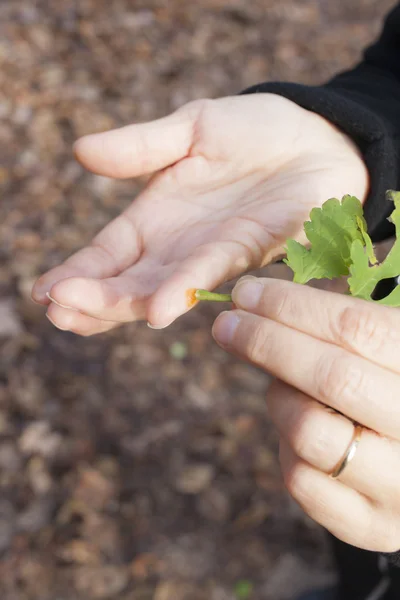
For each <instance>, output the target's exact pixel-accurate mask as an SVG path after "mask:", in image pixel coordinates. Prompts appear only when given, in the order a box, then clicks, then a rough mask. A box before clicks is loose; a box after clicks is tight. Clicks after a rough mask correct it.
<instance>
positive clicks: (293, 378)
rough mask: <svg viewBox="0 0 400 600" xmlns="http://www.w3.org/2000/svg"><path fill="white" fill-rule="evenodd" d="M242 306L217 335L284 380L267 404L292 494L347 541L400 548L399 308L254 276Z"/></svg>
mask: <svg viewBox="0 0 400 600" xmlns="http://www.w3.org/2000/svg"><path fill="white" fill-rule="evenodd" d="M233 300H234V302H235V305H236V307H237V309H236V310H233V311H230V312H226V313H222V314H221V315H220V316H219V317H218V318H217V320H216V322H215V324H214V328H213V335H214V337H215V339H216V341H217V342H218V343H219V344H220V345H221V346H222V347H223V348H224V349H225V350H227V351H228V352H231V353H233V354H235V355H237V356H239V357H240V358H242V359H244V360H246V361H248V362H250V363H252V364H254V365H256V366H258V367H261V368H262V369H265V370H266V371H268V372H269V373H271V374H272V375H273V376H274V377H275V378H276V380H275V381H274V383H273V384H272V386H271V387H270V389H269V391H268V397H267V404H268V410H269V414H270V417H271V419H272V421H273V422H274V424H275V425H276V427H277V429H278V432H279V433H280V462H281V468H282V473H283V477H284V481H285V484H286V487H287V489H288V490H289V492H290V494H291V495H292V496H293V498H294V499H295V500H296V501H297V502H298V503H299V504H300V506H301V507H302V508H303V509H304V511H305V512H306V513H307V514H308V515H309V516H310V517H311V518H313V519H314V520H315V521H317V522H318V523H320V524H321V525H323V526H324V527H325V528H326V529H328V530H329V531H330V532H331V533H333V535H335V536H336V537H338V538H339V539H341V540H343V541H345V542H347V543H349V544H352V545H354V546H358V547H360V548H364V549H366V550H374V551H378V552H394V551H396V550H398V548H400V480H399V478H398V477H397V476H396V475H397V474H398V473H399V472H400V410H399V397H400V361H399V354H398V348H399V343H400V317H399V313H398V311H396V310H393V309H390V308H387V307H384V306H381V305H375V304H373V303H372V302H365V301H363V300H358V299H355V298H351V297H349V296H342V295H340V294H335V293H332V292H327V291H324V290H318V289H313V288H310V287H307V286H301V285H296V284H293V283H291V282H286V281H280V280H273V279H255V278H250V277H247V278H246V277H245V278H243V279H241V280H239V282H238V284H237V285H236V287H235V288H234V291H233ZM310 314H312V319H310ZM332 409H334V410H332ZM335 411H338V412H335ZM339 413H340V414H339ZM353 421H356V422H357V423H360V424H361V425H362V426H363V427H364V429H363V433H362V436H361V441H360V444H359V446H358V449H357V451H356V454H355V456H354V458H353V460H352V461H351V462H350V463H349V464H348V465H347V467H346V468H345V470H344V471H343V473H342V474H341V475H340V476H339V478H338V479H332V478H330V477H329V474H330V473H331V472H332V471H333V470H334V469H335V467H336V466H337V465H338V464H339V463H340V462H341V460H342V459H343V457H344V454H345V452H346V449H347V448H348V446H349V444H350V442H351V440H352V437H353V433H354V424H353Z"/></svg>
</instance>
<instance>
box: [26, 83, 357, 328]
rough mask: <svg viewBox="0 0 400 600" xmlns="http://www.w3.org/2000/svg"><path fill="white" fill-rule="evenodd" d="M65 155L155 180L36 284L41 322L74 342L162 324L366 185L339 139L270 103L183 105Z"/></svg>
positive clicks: (276, 99)
mask: <svg viewBox="0 0 400 600" xmlns="http://www.w3.org/2000/svg"><path fill="white" fill-rule="evenodd" d="M75 153H76V156H77V158H78V160H80V162H81V163H82V164H83V165H84V166H85V167H86V168H88V169H90V170H92V171H93V172H95V173H99V174H101V175H106V176H109V177H120V178H125V177H126V178H128V177H136V176H139V175H143V174H146V173H147V174H148V173H154V177H152V179H151V181H150V183H149V184H148V185H147V187H146V188H145V190H144V191H143V192H142V193H141V194H140V195H139V197H137V198H136V199H135V200H134V202H133V203H132V205H131V206H130V207H129V208H128V209H127V210H126V211H125V212H124V213H123V214H122V215H121V216H120V217H118V218H117V219H116V220H115V221H113V222H112V223H110V224H109V225H108V226H107V227H106V228H105V229H104V230H103V231H101V232H100V233H99V234H98V236H97V237H96V238H95V239H94V240H93V241H92V243H91V244H90V245H89V246H87V247H86V248H84V249H83V250H81V251H80V252H78V253H77V254H75V255H74V256H72V257H71V258H69V259H68V260H67V261H66V262H65V263H64V264H63V265H61V266H59V267H57V268H55V269H53V270H51V271H50V272H49V273H46V274H45V275H43V276H42V277H41V278H40V279H39V281H38V282H37V283H36V285H35V287H34V290H33V298H34V300H36V301H37V302H40V303H43V304H47V305H48V313H47V314H48V317H49V318H50V320H51V321H52V322H53V323H54V324H55V325H56V326H57V327H59V328H60V329H66V330H70V331H73V332H75V333H78V334H81V335H92V334H95V333H99V332H102V331H107V330H108V329H110V328H112V327H115V326H117V325H118V324H121V323H124V322H130V321H136V320H143V319H145V320H147V321H148V322H149V323H150V324H151V325H152V326H153V327H157V328H161V327H166V326H167V325H169V324H170V323H171V322H172V321H174V320H175V319H176V318H177V317H179V316H180V315H182V314H183V313H184V312H185V311H186V310H188V307H187V299H186V290H187V289H190V288H205V289H210V290H211V289H214V288H216V287H217V286H219V285H220V284H221V283H223V282H225V281H228V280H230V279H232V278H234V277H236V276H239V275H241V274H243V273H245V272H246V271H248V270H250V269H254V268H257V267H260V266H263V265H265V264H267V263H269V262H271V261H272V260H274V258H276V257H277V256H279V255H280V254H282V252H283V246H284V243H285V240H286V239H287V237H295V238H297V239H302V230H303V222H304V221H305V220H306V219H307V218H308V215H309V213H310V210H311V208H312V207H314V206H319V205H321V204H322V203H323V202H324V201H325V200H327V197H329V196H337V197H342V196H343V195H344V194H347V193H350V194H354V195H356V196H358V197H359V198H360V199H361V200H363V199H364V198H365V196H366V193H367V187H368V175H367V172H366V169H365V166H364V164H363V161H362V159H361V157H360V156H359V154H358V152H357V150H356V148H355V146H354V144H353V143H352V142H351V141H350V140H349V139H348V138H347V137H346V136H345V135H344V134H342V133H341V132H339V131H338V130H337V129H336V128H335V127H333V126H332V125H331V124H330V123H328V122H327V121H325V120H324V119H322V118H321V117H320V116H318V115H316V114H314V113H312V112H309V111H306V110H304V109H303V108H301V107H299V106H298V105H297V104H294V103H293V102H291V101H289V100H286V99H285V98H282V97H280V96H277V95H273V94H256V95H255V94H254V95H248V96H239V97H228V98H221V99H219V100H200V101H196V102H192V103H190V104H187V105H185V106H183V107H182V108H181V109H179V110H178V111H177V112H175V113H173V114H172V115H169V116H168V117H165V118H163V119H160V120H158V121H154V122H151V123H145V124H139V125H131V126H129V127H125V128H122V129H119V130H116V131H111V132H107V133H102V134H97V135H92V136H88V137H86V138H83V139H81V140H79V141H78V142H77V144H76V146H75ZM46 294H49V295H50V297H51V299H52V302H50V300H49V299H48V297H47V296H46Z"/></svg>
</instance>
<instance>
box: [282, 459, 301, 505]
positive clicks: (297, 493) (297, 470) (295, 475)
mask: <svg viewBox="0 0 400 600" xmlns="http://www.w3.org/2000/svg"><path fill="white" fill-rule="evenodd" d="M284 483H285V487H286V489H287V491H288V492H289V494H290V495H291V496H292V498H293V499H294V500H296V501H297V502H299V503H300V504H303V503H304V491H305V489H306V487H307V481H306V477H305V469H304V466H303V465H302V464H301V463H296V464H294V465H291V466H290V467H289V468H287V469H286V471H285V473H284Z"/></svg>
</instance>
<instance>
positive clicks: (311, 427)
mask: <svg viewBox="0 0 400 600" xmlns="http://www.w3.org/2000/svg"><path fill="white" fill-rule="evenodd" d="M75 154H76V157H77V159H78V160H79V161H80V162H81V163H82V164H83V166H84V167H86V168H87V169H89V170H90V171H93V172H94V173H98V174H101V175H104V176H108V177H115V178H129V177H137V176H140V175H144V174H153V176H152V178H151V179H150V181H149V183H148V185H147V187H146V188H145V189H144V191H143V192H142V193H141V194H140V195H139V196H138V197H137V198H136V199H135V200H134V201H133V202H132V205H131V206H130V207H129V208H128V209H127V210H126V211H125V212H124V213H123V214H121V215H120V216H119V217H118V218H117V219H115V220H114V221H113V222H112V223H110V224H109V225H108V226H107V227H106V228H105V229H104V230H103V231H101V232H100V233H99V234H98V235H97V236H96V238H95V239H94V240H93V241H92V243H91V244H90V245H89V246H88V247H86V248H83V249H82V250H81V251H79V252H78V253H77V254H75V255H74V256H72V257H70V258H69V259H68V260H66V261H65V262H64V263H63V264H62V265H60V266H58V267H56V268H55V269H52V270H51V271H49V272H48V273H45V274H44V275H43V276H42V277H41V278H40V279H39V280H38V281H37V282H36V284H35V286H34V289H33V293H32V295H33V299H34V300H35V301H36V302H39V303H41V304H45V305H47V307H48V309H47V316H48V318H49V319H50V320H51V321H52V322H53V323H54V325H55V326H56V327H58V328H60V329H64V330H69V331H73V332H75V333H77V334H80V335H93V334H96V333H100V332H104V331H107V330H109V329H112V328H114V327H117V326H118V325H120V324H122V323H124V322H129V321H137V320H143V319H144V320H147V321H148V322H149V324H150V325H151V326H152V327H156V328H162V327H166V326H168V325H169V324H170V323H172V322H173V321H174V320H175V319H176V318H178V317H179V316H180V315H182V314H183V313H184V312H186V311H187V310H188V303H187V290H189V289H191V288H204V289H209V290H212V289H214V288H216V287H217V286H219V285H220V284H222V283H224V282H225V281H228V280H230V279H232V278H234V277H237V276H239V275H241V274H243V273H245V272H246V271H248V270H251V269H254V268H258V267H261V266H264V265H266V264H268V263H269V262H271V261H273V260H275V259H276V258H278V257H279V256H281V255H282V254H283V247H284V243H285V241H286V239H287V238H288V237H293V238H295V239H297V240H299V241H300V242H303V243H304V242H305V239H304V235H303V223H304V221H305V220H306V219H307V218H308V215H309V213H310V210H311V209H312V208H313V207H314V206H321V205H322V203H323V202H324V201H325V200H327V199H328V198H329V197H339V198H341V197H342V196H343V195H344V194H353V195H355V196H357V197H358V198H360V200H361V201H364V200H365V197H366V195H367V192H368V174H367V170H366V167H365V165H364V163H363V160H362V158H361V156H360V155H359V152H358V150H357V149H356V147H355V146H354V144H353V143H352V141H351V140H349V139H348V138H347V137H346V136H345V135H344V134H343V133H341V132H340V131H338V130H337V129H336V128H335V127H333V126H332V125H331V124H330V123H329V122H327V121H325V120H324V119H323V118H321V117H319V116H318V115H316V114H314V113H312V112H309V111H306V110H304V109H303V108H301V107H299V106H298V105H296V104H294V103H292V102H290V101H289V100H286V99H285V98H282V97H280V96H276V95H272V94H255V95H249V96H240V97H232V98H230V97H228V98H222V99H219V100H201V101H196V102H193V103H190V104H187V105H185V106H183V107H182V108H181V109H179V110H178V111H176V112H175V113H173V114H172V115H169V116H167V117H165V118H163V119H159V120H157V121H153V122H151V123H144V124H138V125H131V126H128V127H125V128H122V129H119V130H116V131H110V132H106V133H102V134H96V135H91V136H87V137H85V138H83V139H81V140H79V141H78V142H77V143H76V145H75ZM245 283H246V282H244V281H243V280H241V282H240V283H239V284H238V285H237V286H236V288H235V291H234V302H235V305H236V306H237V307H238V309H237V310H234V311H232V312H230V313H229V314H226V313H224V314H222V315H221V316H220V317H219V318H218V319H217V321H216V323H215V325H214V330H213V331H214V336H215V338H216V340H217V341H218V343H219V344H220V345H221V346H222V347H223V348H225V349H226V350H227V351H229V352H233V353H235V354H237V355H238V356H240V357H242V358H243V359H244V360H247V361H249V362H252V363H254V364H256V365H258V366H259V367H261V368H264V369H266V370H267V371H268V372H270V373H272V374H273V375H275V377H276V381H275V382H274V384H273V385H272V387H271V389H270V391H269V394H268V406H269V411H270V414H271V418H272V420H273V421H274V423H275V424H276V426H277V428H278V431H279V432H280V434H281V452H280V459H281V464H282V471H283V475H284V479H285V482H286V485H287V488H288V490H289V492H290V493H291V494H292V496H293V497H294V498H295V499H296V500H297V501H298V502H299V503H300V505H301V506H302V507H303V508H304V510H305V511H306V512H307V513H308V514H309V515H310V516H311V517H312V518H313V519H315V520H316V521H318V522H319V523H321V524H322V525H324V526H325V527H326V528H327V529H329V530H330V531H331V532H332V533H334V535H336V536H338V537H339V538H341V539H343V540H345V541H347V542H348V543H350V544H354V545H357V546H360V547H363V548H368V549H370V550H379V551H391V550H395V549H397V548H398V547H400V511H399V508H398V506H397V504H398V497H399V494H400V487H399V484H398V482H397V481H396V478H395V477H393V473H397V472H398V470H399V467H400V450H399V448H400V446H399V441H398V440H399V439H400V412H399V410H398V409H397V406H398V397H399V392H400V363H399V362H398V360H396V352H397V348H398V341H399V337H400V327H399V323H398V318H397V316H396V315H397V313H396V312H395V311H392V310H390V309H387V308H385V307H381V306H379V307H375V306H373V305H372V304H371V305H369V304H368V305H367V303H362V302H360V301H357V300H354V299H352V298H348V297H344V296H343V297H342V296H339V295H338V294H332V293H329V292H323V291H320V290H315V289H311V288H307V287H303V286H297V285H294V284H289V283H286V282H282V281H274V280H259V283H258V286H259V287H260V286H261V289H262V293H261V296H260V299H259V301H258V302H257V303H254V298H255V294H254V290H253V291H252V292H251V298H252V300H253V302H252V303H250V304H251V305H249V304H245V302H244V301H243V298H242V297H241V292H243V290H244V289H245V288H244V286H245ZM248 283H249V281H248V280H247V284H248ZM252 283H254V281H252ZM247 284H246V285H247ZM310 314H312V317H313V318H312V319H310ZM232 319H233V321H234V322H235V323H236V325H237V328H236V330H235V332H234V333H233V334H232V336H231V338H230V340H228V339H227V337H226V329H227V328H228V329H229V327H228V324H229V323H228V320H229V321H230V323H231V322H232ZM230 330H231V333H232V327H231V326H230ZM329 407H332V408H334V409H336V410H338V411H340V413H342V414H338V413H333V412H332V410H331V411H330V412H329V410H328V409H329ZM346 417H348V418H346ZM352 419H356V420H357V421H359V422H360V423H362V424H363V425H364V426H365V427H366V428H368V429H366V430H365V431H364V432H363V435H362V439H361V443H360V447H359V450H358V451H357V453H356V456H355V458H354V460H353V461H352V462H351V463H350V465H349V466H348V467H347V468H346V469H345V471H344V472H343V474H342V475H341V476H340V478H339V480H336V481H334V480H332V479H330V478H329V476H328V473H329V472H330V471H332V470H333V468H334V467H335V466H336V464H337V463H338V461H340V459H341V457H342V456H343V453H344V451H345V449H346V448H347V446H348V444H349V442H350V440H351V437H352V435H353V430H354V426H353V424H352V421H351V420H352Z"/></svg>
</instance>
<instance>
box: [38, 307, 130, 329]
mask: <svg viewBox="0 0 400 600" xmlns="http://www.w3.org/2000/svg"><path fill="white" fill-rule="evenodd" d="M46 316H47V318H48V319H49V321H50V322H51V323H52V324H53V325H54V326H55V327H57V329H61V331H70V332H71V333H76V334H78V335H82V336H85V337H86V336H89V335H95V334H97V333H104V332H106V331H110V330H111V329H115V328H116V327H118V326H119V325H120V323H114V322H112V321H101V320H99V319H94V318H92V317H87V316H86V315H82V314H81V313H79V312H77V311H74V310H69V309H68V308H62V307H61V306H57V305H56V304H54V303H53V302H52V303H51V304H50V306H49V308H48V309H47V313H46Z"/></svg>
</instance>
